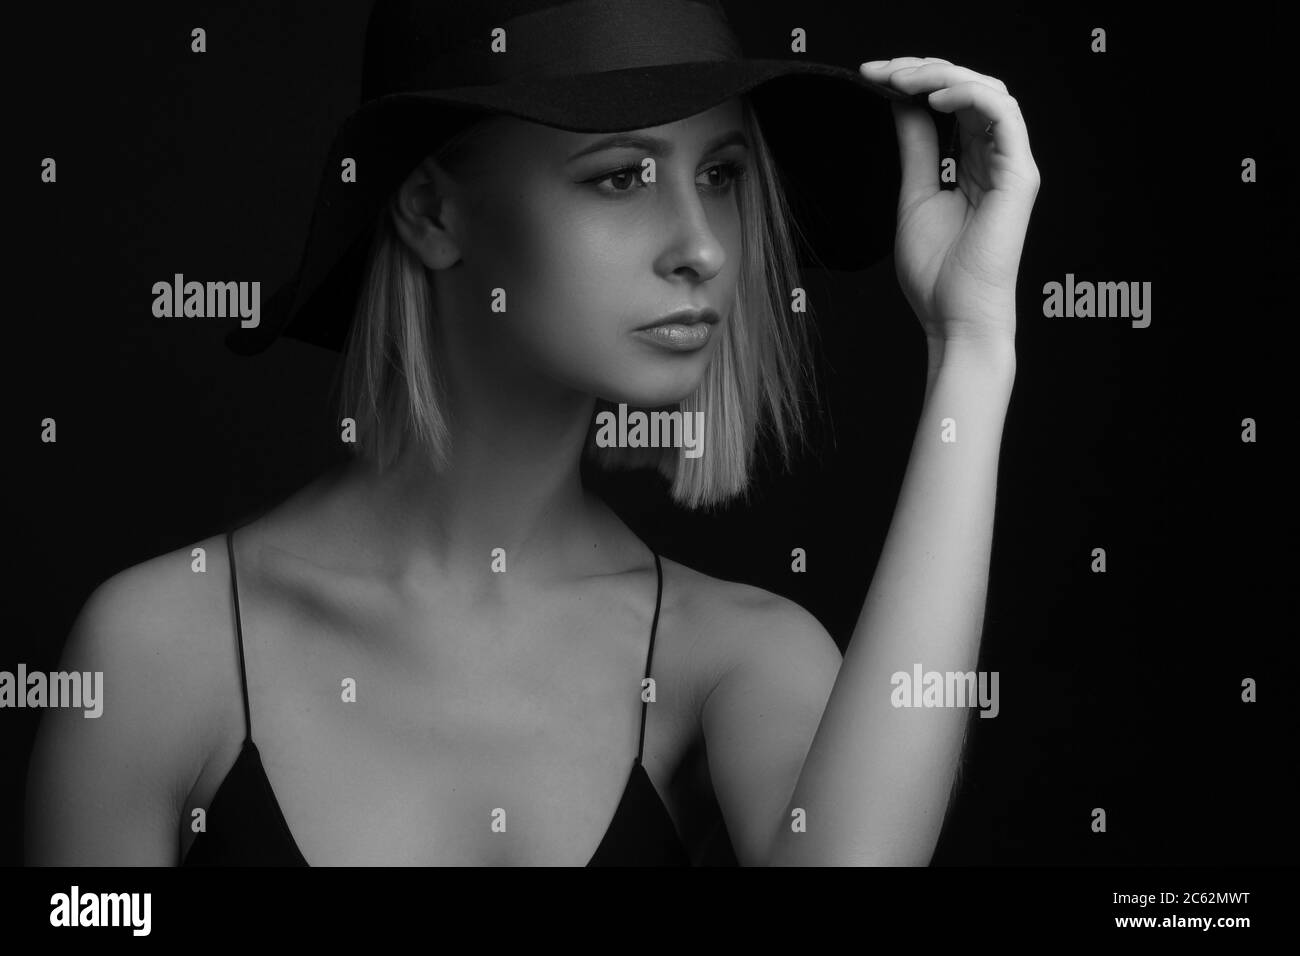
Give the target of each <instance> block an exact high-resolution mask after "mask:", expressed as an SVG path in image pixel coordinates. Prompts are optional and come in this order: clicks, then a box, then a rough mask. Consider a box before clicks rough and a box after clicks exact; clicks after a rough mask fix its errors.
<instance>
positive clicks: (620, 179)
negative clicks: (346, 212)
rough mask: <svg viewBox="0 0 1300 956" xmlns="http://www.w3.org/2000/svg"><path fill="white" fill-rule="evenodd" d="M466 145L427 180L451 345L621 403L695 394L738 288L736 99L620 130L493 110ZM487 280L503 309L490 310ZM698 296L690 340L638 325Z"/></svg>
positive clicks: (742, 159)
mask: <svg viewBox="0 0 1300 956" xmlns="http://www.w3.org/2000/svg"><path fill="white" fill-rule="evenodd" d="M651 140H653V142H652V141H651ZM473 154H474V156H475V157H476V158H475V159H474V160H473V161H472V162H470V163H469V164H468V167H469V168H467V169H466V170H464V171H463V172H460V173H458V175H457V176H455V177H454V178H446V179H443V178H441V176H440V177H439V179H438V180H437V182H438V185H439V187H443V188H445V191H446V195H445V201H446V203H447V204H448V205H446V206H444V207H442V208H443V210H444V211H445V214H446V216H447V218H446V220H445V223H444V224H445V228H446V229H447V230H448V234H449V235H450V236H451V237H452V238H453V239H454V241H455V244H456V246H457V252H458V254H459V261H458V262H457V263H456V266H455V268H454V269H451V270H447V271H442V272H438V273H436V278H435V282H436V283H438V284H439V286H440V287H439V290H438V295H439V301H440V303H442V304H443V306H444V308H446V309H447V311H448V312H450V314H452V315H454V316H455V317H456V318H455V320H454V321H453V322H452V323H451V327H449V328H448V329H447V330H446V332H447V334H449V335H451V336H452V339H451V340H450V346H451V347H452V350H453V352H457V351H459V349H457V348H456V346H457V345H459V346H463V347H465V348H468V349H469V350H470V352H471V354H472V355H475V356H477V359H478V360H477V361H474V360H473V359H471V365H474V366H477V367H480V368H481V367H482V365H484V364H485V363H486V364H489V365H493V366H496V367H497V370H498V371H501V372H507V371H513V372H515V373H519V372H523V371H525V370H526V369H527V370H531V371H533V372H536V373H538V374H540V375H542V376H544V377H546V378H548V379H551V380H553V381H555V382H558V383H560V384H562V385H565V386H567V387H570V388H573V389H577V390H581V391H583V392H586V393H589V394H593V395H596V396H597V397H601V398H605V399H608V400H610V401H614V402H627V403H628V404H630V405H642V406H658V405H669V404H675V403H676V402H678V401H680V400H681V399H683V398H685V397H686V396H688V395H689V394H690V393H691V392H692V391H694V390H695V388H696V386H697V385H698V383H699V381H700V379H701V377H702V376H703V373H704V370H705V368H706V366H707V365H708V362H709V361H710V359H711V357H712V356H713V354H714V352H715V351H716V350H717V349H718V347H719V346H720V342H721V338H722V335H721V333H722V329H723V326H724V324H725V323H726V322H728V321H731V315H730V313H731V306H732V302H733V301H734V297H735V293H736V284H737V278H738V273H739V266H740V252H741V223H740V212H739V205H738V191H739V188H740V185H739V183H738V182H737V181H736V179H735V177H736V174H737V173H738V172H739V171H740V170H741V169H744V168H745V167H747V165H748V162H749V154H748V151H747V146H746V140H745V137H744V132H743V125H742V112H741V106H740V103H739V101H738V100H734V99H733V100H730V101H728V102H726V103H723V104H721V105H719V106H718V107H715V108H713V109H711V110H708V111H707V112H704V113H700V114H698V115H696V116H693V117H690V118H688V119H684V120H680V121H678V122H674V123H669V124H666V125H663V126H656V127H652V128H648V129H643V130H637V131H634V132H631V133H619V134H588V133H571V132H565V131H562V130H557V129H554V128H552V127H547V126H542V125H538V124H535V123H529V122H525V121H523V120H518V119H513V118H508V117H501V118H494V119H492V120H490V121H488V123H487V124H486V125H485V126H484V128H483V129H482V131H481V137H480V139H479V140H478V142H477V145H476V146H475V147H474V149H473ZM646 157H652V158H653V159H654V167H653V169H654V180H653V181H650V182H647V181H646V178H648V177H645V178H643V169H645V168H646V167H645V165H644V164H643V160H644V159H645V158H646ZM498 288H500V289H504V290H505V295H506V300H505V309H506V311H505V312H504V313H501V312H493V311H492V310H491V308H490V302H491V301H492V290H494V289H498ZM448 297H450V301H449V299H448ZM705 309H711V310H713V311H714V312H715V313H716V317H717V319H718V323H717V324H716V325H711V326H709V327H708V333H707V335H705V336H702V337H701V338H702V342H703V344H702V345H701V344H698V341H697V340H696V335H695V334H689V333H688V334H687V335H685V336H672V335H667V336H664V337H658V336H656V335H655V334H653V333H647V332H644V331H638V330H639V329H642V328H643V327H645V326H647V325H649V324H651V323H655V322H657V321H659V320H660V319H662V318H663V317H665V316H667V315H669V314H670V313H674V312H678V311H680V310H691V311H699V310H705ZM444 314H445V313H444ZM701 328H702V326H695V327H694V329H693V330H691V331H692V332H693V333H696V334H698V332H699V331H700V329H701ZM683 339H684V340H685V341H684V342H683V341H682V340H683ZM675 343H676V345H677V347H674V344H675ZM503 362H504V363H505V364H504V365H503V364H502V363H503ZM483 371H485V372H490V371H491V369H483Z"/></svg>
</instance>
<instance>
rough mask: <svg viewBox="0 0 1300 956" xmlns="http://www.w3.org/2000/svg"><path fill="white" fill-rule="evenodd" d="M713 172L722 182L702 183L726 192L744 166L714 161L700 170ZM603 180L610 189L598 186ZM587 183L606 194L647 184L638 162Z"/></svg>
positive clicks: (619, 193) (743, 169) (624, 191)
mask: <svg viewBox="0 0 1300 956" xmlns="http://www.w3.org/2000/svg"><path fill="white" fill-rule="evenodd" d="M714 173H719V174H722V177H723V182H722V183H721V184H718V183H706V184H704V185H705V186H706V187H707V188H708V189H710V190H712V191H713V192H715V193H718V194H726V193H728V192H730V191H731V187H732V186H734V185H735V184H736V183H737V182H738V181H740V180H741V179H744V178H745V174H746V167H745V165H744V164H743V163H738V162H735V161H728V162H725V163H716V164H714V165H713V166H710V167H709V168H708V169H706V170H704V172H702V173H701V174H700V175H702V176H710V175H713V174H714ZM605 182H609V183H610V184H611V186H612V187H613V188H610V189H601V188H599V186H600V185H601V184H602V183H605ZM615 182H617V183H618V184H619V185H614V184H615ZM587 183H589V184H591V185H593V186H596V187H598V188H597V189H596V191H597V192H598V193H602V194H603V195H606V196H611V195H622V194H625V193H630V192H632V191H633V190H632V189H631V188H620V186H624V187H631V186H634V185H637V184H640V185H641V186H646V185H649V184H648V183H645V182H644V181H642V179H641V166H640V164H638V165H635V166H622V167H620V168H618V169H614V170H610V171H609V172H608V173H605V174H604V175H603V176H599V177H597V178H595V179H588V180H587Z"/></svg>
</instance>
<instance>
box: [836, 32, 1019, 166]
mask: <svg viewBox="0 0 1300 956" xmlns="http://www.w3.org/2000/svg"><path fill="white" fill-rule="evenodd" d="M859 71H860V72H861V73H862V76H863V77H864V78H865V79H867V80H868V81H870V82H871V83H873V84H876V85H878V86H879V87H880V88H881V90H882V91H885V92H891V93H893V94H894V95H895V96H899V95H901V96H903V97H908V98H910V97H913V96H917V95H920V94H926V93H928V94H929V96H928V102H929V105H930V106H931V107H932V108H933V109H935V110H937V111H939V112H941V113H956V114H957V120H958V123H959V125H960V126H961V128H962V130H963V131H964V132H965V133H966V135H967V136H980V137H982V136H983V135H984V133H985V130H986V129H989V128H990V125H991V129H989V135H990V136H991V137H992V141H993V146H994V148H995V149H996V150H997V151H998V152H1000V153H1002V154H1003V155H1004V156H1006V157H1007V158H1008V159H1011V160H1013V163H1012V165H1011V166H1010V170H1011V171H1015V172H1017V173H1018V174H1019V175H1021V176H1023V177H1024V178H1025V179H1027V180H1030V181H1033V180H1036V178H1037V174H1038V170H1037V167H1036V166H1035V165H1034V161H1033V156H1032V154H1031V152H1030V148H1029V133H1028V130H1027V129H1026V127H1025V120H1024V117H1023V116H1022V115H1021V112H1020V104H1019V103H1017V102H1016V100H1015V98H1014V97H1013V96H1011V94H1010V93H1009V92H1008V90H1007V85H1006V84H1005V83H1003V82H1002V81H1001V80H999V79H998V78H997V77H995V76H987V75H985V74H983V73H978V72H976V71H975V70H971V69H968V68H967V67H964V66H957V65H956V64H953V63H950V62H949V61H947V60H943V59H940V58H938V57H916V56H903V57H896V58H895V59H892V60H876V61H872V62H870V63H864V64H862V66H861V67H860V68H859ZM905 103H906V101H905V100H904V101H901V102H900V101H898V100H895V104H894V106H895V111H894V112H895V117H896V118H898V117H899V116H900V109H903V110H905V112H908V113H910V112H911V111H910V110H906V107H905V105H904V104H905ZM922 112H924V111H922ZM908 127H909V129H908V132H909V133H910V135H911V136H912V137H913V138H914V139H915V140H916V141H917V142H916V144H915V148H914V149H913V150H910V152H913V153H915V154H916V157H915V158H916V159H917V160H922V159H924V160H926V161H928V160H929V158H930V157H929V153H928V140H929V139H932V138H933V134H931V135H930V136H928V137H927V136H926V135H925V133H924V130H923V129H922V125H921V124H920V123H917V122H909V123H908ZM899 132H900V135H901V134H902V133H903V132H904V127H903V126H902V125H900V126H899ZM923 141H926V142H923ZM904 158H906V156H905V157H904ZM934 160H935V162H936V163H937V161H938V155H937V151H936V154H935V156H934ZM915 176H916V177H920V176H921V174H920V171H919V170H918V171H917V173H916V174H915ZM935 178H936V180H937V174H936V176H935ZM924 179H925V180H926V181H925V182H920V181H918V182H916V183H915V186H916V187H917V188H927V187H928V179H929V177H924ZM936 188H937V187H936Z"/></svg>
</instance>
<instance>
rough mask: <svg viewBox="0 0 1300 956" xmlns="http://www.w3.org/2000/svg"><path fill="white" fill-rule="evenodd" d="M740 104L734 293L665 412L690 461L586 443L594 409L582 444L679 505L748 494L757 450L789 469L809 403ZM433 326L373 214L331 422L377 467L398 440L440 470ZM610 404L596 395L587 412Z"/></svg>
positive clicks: (757, 157)
mask: <svg viewBox="0 0 1300 956" xmlns="http://www.w3.org/2000/svg"><path fill="white" fill-rule="evenodd" d="M741 100H742V107H743V115H744V120H743V122H744V127H745V131H746V133H747V135H748V137H749V142H750V158H749V161H748V164H747V167H748V168H747V169H746V170H745V172H744V174H743V175H741V176H740V177H739V179H738V181H737V182H736V188H737V199H738V203H739V211H740V218H741V226H742V231H743V241H742V252H741V263H740V270H739V278H738V283H737V290H736V299H735V302H734V304H733V307H732V310H731V312H730V316H729V317H728V319H727V321H725V322H724V323H722V325H721V328H722V338H721V340H720V341H719V342H718V343H717V351H716V352H715V354H714V355H713V358H712V359H711V360H710V362H709V364H708V367H707V369H706V371H705V373H704V377H703V379H702V380H701V382H700V384H699V386H698V388H696V390H695V391H694V392H693V393H692V394H691V395H689V396H688V397H687V398H685V399H683V400H682V401H681V402H680V403H679V404H678V405H677V409H679V410H680V411H682V412H683V413H694V412H703V413H704V418H703V421H704V435H705V436H707V437H708V440H707V441H705V442H704V448H703V453H702V454H701V455H700V456H699V457H698V458H686V457H684V456H683V455H682V449H679V448H598V447H597V446H596V443H595V440H594V437H595V430H596V429H595V421H596V416H595V415H593V418H592V425H591V428H590V430H589V431H588V434H587V441H586V445H585V446H584V448H583V455H584V457H586V458H588V459H590V460H592V461H593V462H594V463H596V464H597V465H598V466H599V467H603V468H607V469H624V468H636V467H653V468H655V469H656V470H657V471H658V472H659V473H660V474H662V475H663V476H664V477H665V478H667V479H668V481H669V482H670V483H671V490H670V494H671V495H672V498H673V500H674V501H676V502H677V503H678V504H680V505H682V506H684V507H688V508H711V507H715V506H717V505H720V504H723V503H725V502H727V501H728V500H730V499H732V498H735V497H737V496H741V497H748V495H749V488H750V484H751V480H752V475H753V471H754V465H755V456H756V453H757V452H758V451H759V449H760V448H761V447H763V446H764V445H766V444H767V443H768V442H772V443H774V444H775V447H776V450H777V452H778V454H779V457H780V460H781V462H782V463H784V464H785V465H786V466H787V467H788V466H789V465H790V463H791V461H792V459H793V456H794V453H795V447H796V444H797V443H802V442H806V440H807V416H806V414H805V411H806V408H807V407H811V408H813V409H815V408H817V407H818V405H819V402H818V398H817V383H816V378H815V375H814V369H813V360H812V350H813V347H814V346H815V345H817V344H818V343H817V341H816V335H815V330H814V327H813V322H812V312H811V310H810V309H809V310H808V311H804V312H797V313H792V312H791V309H790V302H791V295H792V292H793V291H794V289H795V288H797V287H798V286H799V285H800V279H799V271H798V263H797V261H796V254H795V249H794V244H793V240H792V237H791V229H792V228H793V227H794V224H793V221H792V220H791V218H790V213H789V207H788V205H787V203H786V199H785V195H784V192H783V190H782V188H781V185H780V182H779V179H778V171H777V167H776V165H775V163H774V161H773V159H772V155H771V153H770V151H769V148H768V146H767V143H766V141H765V139H764V138H763V135H762V131H761V129H760V128H759V124H758V120H757V117H756V116H755V115H754V113H753V110H752V108H751V106H750V103H749V101H748V99H747V98H746V97H743V96H742V97H741ZM473 133H474V129H473V127H471V128H470V129H468V130H465V131H463V132H462V133H460V134H458V135H457V136H456V137H455V138H454V139H452V140H451V141H449V142H448V143H447V144H446V145H445V146H444V147H443V148H442V149H440V150H439V151H438V153H437V154H436V156H437V157H438V158H440V159H446V160H447V161H451V160H453V159H454V158H456V157H457V155H458V154H457V151H458V150H459V149H461V148H462V147H463V146H464V145H465V144H466V143H467V142H469V141H471V140H472V138H473ZM804 301H805V302H806V298H805V300H804ZM723 314H724V315H726V314H727V313H726V311H725V310H723ZM435 320H436V317H435V316H434V309H433V296H432V290H431V288H430V285H429V277H428V276H427V275H426V270H425V268H424V264H423V263H422V262H421V261H420V260H419V258H418V257H417V256H416V255H415V253H414V252H413V251H412V250H411V249H410V247H409V246H407V245H406V243H405V242H403V241H402V239H401V238H400V237H399V236H398V234H397V232H396V229H395V227H394V226H393V223H392V219H391V215H390V213H389V209H388V207H387V206H385V208H384V209H382V210H381V212H380V215H379V216H378V218H377V221H376V223H375V229H374V233H373V236H372V238H371V245H370V251H369V257H368V261H367V264H366V267H365V270H364V274H363V280H362V284H361V288H360V291H359V294H358V297H357V303H356V310H355V314H354V316H353V321H352V325H351V331H350V333H349V336H348V342H347V345H346V348H345V354H344V359H343V373H342V391H341V394H340V399H339V406H338V407H339V412H340V417H351V418H353V419H355V421H356V423H357V427H356V431H357V441H356V442H355V443H352V444H349V445H348V446H347V447H348V448H349V450H350V451H351V452H352V453H353V454H354V455H357V456H360V457H363V458H365V459H367V460H369V461H371V462H372V463H374V465H375V466H376V467H377V468H378V469H379V470H381V471H382V470H384V469H386V468H388V467H390V466H391V465H392V463H393V462H394V461H396V459H397V458H398V456H400V455H401V454H402V453H403V451H405V449H406V448H407V446H408V444H410V443H414V444H415V445H416V446H418V447H419V448H420V449H421V450H422V451H423V453H424V454H426V455H428V456H429V458H430V460H431V461H432V462H433V463H434V464H435V467H436V468H437V469H438V470H441V469H443V468H445V467H446V466H447V465H448V464H450V461H451V448H450V445H451V432H450V427H449V423H448V421H447V416H446V412H445V407H446V406H445V402H444V401H443V398H442V396H443V380H442V376H441V374H440V371H439V368H438V362H437V356H436V355H435V354H434V349H433V334H432V333H433V330H432V326H431V323H432V322H433V321H435ZM805 403H807V406H805ZM615 408H616V406H615V405H614V404H613V403H611V402H609V401H607V400H605V399H603V398H600V397H598V400H597V403H596V410H595V411H596V414H599V413H600V412H601V411H604V410H614V409H615ZM632 410H633V409H629V411H632ZM643 410H644V411H647V412H650V411H655V410H659V411H662V410H666V409H643Z"/></svg>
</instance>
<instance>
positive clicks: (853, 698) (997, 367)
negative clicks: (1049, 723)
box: [771, 343, 1015, 865]
mask: <svg viewBox="0 0 1300 956" xmlns="http://www.w3.org/2000/svg"><path fill="white" fill-rule="evenodd" d="M1014 377H1015V358H1014V351H1013V350H1012V347H1011V346H1010V345H1008V346H1007V347H1006V348H1005V349H1001V348H995V349H985V350H976V349H968V348H955V347H953V346H951V345H949V346H948V347H947V349H946V350H945V349H944V347H943V346H941V345H938V344H933V343H932V344H931V346H930V363H929V371H928V380H927V386H926V395H925V400H924V404H923V406H922V411H921V419H920V423H919V425H918V427H917V434H916V439H915V441H914V442H913V445H912V451H911V455H910V458H909V460H908V464H907V471H906V474H905V477H904V479H903V486H902V490H901V492H900V494H899V499H898V504H897V507H896V509H895V512H894V517H893V521H892V523H891V525H890V528H889V533H888V535H887V536H886V539H885V544H884V549H883V551H882V553H881V556H880V563H879V566H878V568H877V570H876V573H875V576H874V579H873V580H872V582H871V586H870V589H869V590H868V592H867V597H866V601H865V603H864V605H863V608H862V612H861V614H860V615H859V617H858V622H857V626H856V628H855V629H854V632H853V637H852V640H851V641H850V644H849V647H848V650H847V652H846V654H845V657H844V662H843V664H842V666H841V668H840V672H839V676H838V677H837V679H836V682H835V685H834V688H833V690H832V692H831V696H830V699H829V701H828V702H827V706H826V709H825V712H824V715H823V717H822V720H821V723H820V725H819V726H818V729H817V733H816V735H815V736H814V738H813V741H812V745H811V747H810V749H809V752H808V757H807V759H806V760H805V762H804V766H803V769H802V771H801V773H800V776H799V779H798V783H797V784H796V787H795V790H794V794H793V797H792V799H791V802H790V805H789V808H788V809H790V810H793V809H794V808H802V809H803V810H804V811H805V813H806V821H807V830H806V832H794V831H793V830H792V828H791V827H790V825H789V823H788V820H789V818H788V817H787V823H786V825H784V826H783V827H782V828H781V830H780V833H779V835H778V836H777V838H776V840H775V842H774V844H773V850H772V856H771V862H772V863H773V864H774V865H782V864H794V865H813V864H850V865H856V864H886V865H925V864H927V863H928V862H929V860H930V857H931V856H932V855H933V852H934V848H935V845H936V844H937V842H938V839H939V831H940V828H941V827H942V825H943V818H944V814H945V812H946V809H947V805H948V800H949V797H950V794H951V788H952V782H953V775H954V774H955V772H956V768H957V761H958V759H959V758H960V755H961V754H960V750H961V745H962V740H963V736H964V730H965V726H966V723H967V720H968V718H969V716H970V714H969V710H968V708H964V707H895V706H893V704H892V702H891V697H892V696H893V695H892V692H893V687H892V685H891V677H892V675H894V674H895V673H897V672H900V671H901V672H904V673H905V674H907V675H908V677H909V680H910V678H911V675H912V674H913V670H914V665H916V664H920V665H921V670H922V671H923V672H929V671H939V672H944V671H959V672H967V671H974V669H975V667H976V663H977V659H978V652H979V641H980V631H981V626H982V622H983V617H984V602H985V595H986V592H987V588H988V569H989V552H990V548H991V543H992V536H993V512H994V502H995V491H996V484H997V466H998V456H999V451H1000V447H1001V442H1002V426H1003V422H1004V419H1005V416H1006V409H1007V405H1008V402H1009V401H1010V396H1011V389H1012V382H1013V380H1014ZM945 419H952V420H953V422H952V424H951V425H949V426H948V429H949V432H950V437H953V436H952V435H951V432H952V430H953V429H955V439H956V440H955V441H949V442H945V441H943V440H942V438H943V437H944V431H945V424H946V423H945V421H944V420H945ZM913 690H914V691H919V690H920V688H913Z"/></svg>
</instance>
